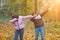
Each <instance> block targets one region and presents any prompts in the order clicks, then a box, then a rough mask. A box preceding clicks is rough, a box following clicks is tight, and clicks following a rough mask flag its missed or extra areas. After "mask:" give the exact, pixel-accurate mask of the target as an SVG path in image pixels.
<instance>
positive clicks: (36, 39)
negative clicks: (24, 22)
mask: <svg viewBox="0 0 60 40" xmlns="http://www.w3.org/2000/svg"><path fill="white" fill-rule="evenodd" d="M35 33H36V36H35V37H36V38H35V40H38V35H39V28H36V29H35Z"/></svg>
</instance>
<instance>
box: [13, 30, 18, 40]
mask: <svg viewBox="0 0 60 40" xmlns="http://www.w3.org/2000/svg"><path fill="white" fill-rule="evenodd" d="M18 34H19V32H18V30H16V31H15V37H14V40H18Z"/></svg>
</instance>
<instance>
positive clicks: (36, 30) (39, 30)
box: [35, 27, 44, 40]
mask: <svg viewBox="0 0 60 40" xmlns="http://www.w3.org/2000/svg"><path fill="white" fill-rule="evenodd" d="M39 32H40V34H41V39H42V40H44V27H40V28H35V33H36V39H35V40H38V35H39Z"/></svg>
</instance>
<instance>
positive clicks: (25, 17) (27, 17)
mask: <svg viewBox="0 0 60 40" xmlns="http://www.w3.org/2000/svg"><path fill="white" fill-rule="evenodd" d="M22 18H24V19H29V18H33V16H32V15H28V16H22Z"/></svg>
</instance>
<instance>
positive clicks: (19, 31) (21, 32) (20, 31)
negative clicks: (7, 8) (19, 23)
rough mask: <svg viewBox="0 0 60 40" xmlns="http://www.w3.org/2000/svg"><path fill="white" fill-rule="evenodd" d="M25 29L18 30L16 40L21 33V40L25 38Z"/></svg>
mask: <svg viewBox="0 0 60 40" xmlns="http://www.w3.org/2000/svg"><path fill="white" fill-rule="evenodd" d="M23 34H24V29H21V30H16V31H15V37H14V40H18V36H19V35H20V40H23Z"/></svg>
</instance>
